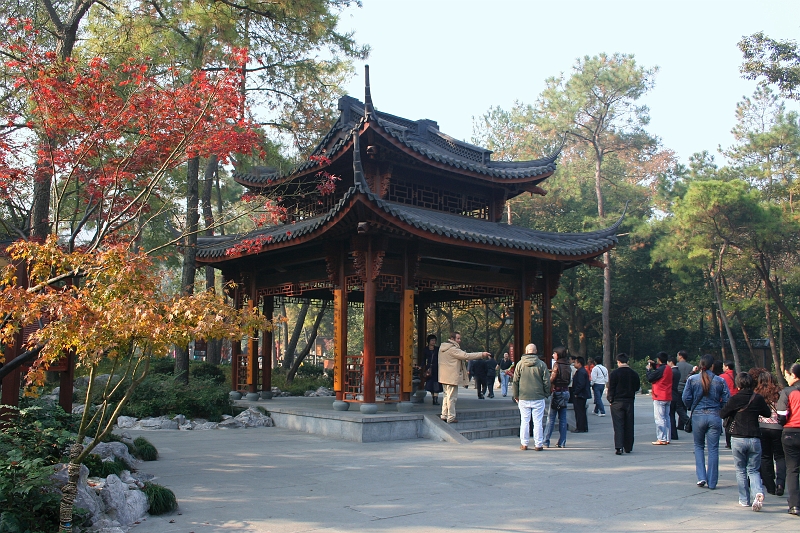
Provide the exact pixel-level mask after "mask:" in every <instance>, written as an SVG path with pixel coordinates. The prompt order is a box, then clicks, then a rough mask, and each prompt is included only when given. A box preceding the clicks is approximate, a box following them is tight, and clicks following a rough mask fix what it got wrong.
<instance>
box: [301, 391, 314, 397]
mask: <svg viewBox="0 0 800 533" xmlns="http://www.w3.org/2000/svg"><path fill="white" fill-rule="evenodd" d="M316 395H317V393H316V392H314V391H313V390H307V391H306V392H305V393H303V396H305V397H306V398H308V397H310V396H316Z"/></svg>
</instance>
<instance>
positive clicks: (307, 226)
mask: <svg viewBox="0 0 800 533" xmlns="http://www.w3.org/2000/svg"><path fill="white" fill-rule="evenodd" d="M358 196H360V197H361V198H363V199H364V201H365V202H366V203H368V204H371V206H372V207H374V208H375V210H376V211H377V212H378V213H379V214H380V213H383V214H385V216H386V217H387V218H388V219H389V222H392V219H394V222H395V223H396V224H397V225H398V226H401V227H402V226H404V225H407V226H410V227H411V228H414V229H416V230H419V233H420V234H421V236H422V237H423V238H424V236H425V235H426V234H427V235H429V236H431V237H434V236H438V237H440V238H441V237H443V238H445V240H447V241H452V243H453V244H456V245H458V244H459V243H460V242H462V243H475V244H481V245H488V246H492V247H496V248H497V249H498V251H502V250H504V249H505V250H508V251H510V252H512V253H513V252H514V251H516V252H517V253H520V252H521V253H523V254H525V255H534V256H535V255H536V254H537V252H538V253H541V254H547V255H551V256H559V257H562V258H565V259H569V258H579V257H580V258H586V257H596V256H598V255H600V254H601V253H603V252H605V251H606V250H608V249H610V248H612V247H613V246H614V245H615V244H616V243H617V236H616V232H617V230H618V228H619V225H620V223H621V222H622V218H620V219H619V220H618V221H617V222H616V223H615V224H614V225H612V226H610V227H608V228H605V229H602V230H598V231H593V232H587V233H557V232H547V231H538V230H533V229H528V228H524V227H521V226H512V225H509V224H504V223H499V222H491V221H488V220H483V219H476V218H470V217H464V216H460V215H456V214H451V213H446V212H441V211H434V210H431V209H424V208H419V207H414V206H409V205H405V204H399V203H395V202H389V201H386V200H383V199H381V198H379V197H378V196H376V195H375V194H373V193H371V192H369V191H368V190H366V189H365V188H364V186H363V184H361V183H358V182H357V183H356V185H355V186H354V187H351V188H350V189H349V190H348V191H347V193H345V195H344V197H343V198H342V199H341V200H340V201H339V202H338V203H337V204H336V206H334V207H333V208H332V209H331V210H330V211H329V212H328V213H326V214H325V215H321V216H317V217H314V218H308V219H305V220H300V221H297V222H295V223H293V224H284V225H279V226H272V227H267V228H261V229H258V230H255V231H252V232H250V233H248V234H245V235H226V236H219V237H198V239H197V243H198V249H197V258H198V260H199V261H201V262H205V261H208V262H213V261H219V260H223V259H224V258H225V256H226V251H227V250H229V249H232V248H233V247H235V246H236V245H237V244H239V243H241V242H243V241H246V240H252V239H257V238H258V239H259V240H260V241H261V242H263V243H264V244H263V249H266V248H269V247H271V246H276V245H280V244H282V243H288V242H289V241H292V240H295V239H299V238H301V237H305V236H312V237H313V234H315V233H318V234H319V235H322V234H323V233H324V232H325V231H326V230H327V229H328V228H329V227H330V226H331V225H333V223H334V219H336V218H337V215H339V214H341V213H343V212H344V211H346V210H348V209H349V208H350V206H351V205H352V203H353V201H354V200H355V199H356V197H358ZM526 252H528V253H526ZM254 253H258V252H257V251H256V252H254Z"/></svg>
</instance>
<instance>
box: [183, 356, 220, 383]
mask: <svg viewBox="0 0 800 533" xmlns="http://www.w3.org/2000/svg"><path fill="white" fill-rule="evenodd" d="M192 379H207V380H209V381H213V382H215V383H219V384H223V383H225V381H226V376H225V372H224V371H223V370H222V368H220V367H219V366H218V365H212V364H211V363H206V362H205V361H201V362H196V363H191V364H190V365H189V380H190V381H191V380H192Z"/></svg>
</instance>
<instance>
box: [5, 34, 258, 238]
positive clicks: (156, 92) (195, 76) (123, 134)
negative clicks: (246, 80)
mask: <svg viewBox="0 0 800 533" xmlns="http://www.w3.org/2000/svg"><path fill="white" fill-rule="evenodd" d="M12 22H13V23H14V25H13V26H12V28H11V31H10V34H11V37H12V39H11V41H10V42H7V43H5V46H4V47H3V48H4V52H6V54H5V55H6V57H9V56H10V57H13V58H14V59H11V60H9V61H7V62H6V70H7V71H8V72H9V73H10V74H11V76H12V77H13V79H14V88H15V90H16V91H18V92H19V94H18V96H21V97H24V98H27V100H28V101H29V102H30V104H29V109H30V112H29V114H28V115H27V116H25V117H21V116H8V117H5V123H6V128H4V129H3V130H2V131H3V132H5V133H4V134H3V135H2V138H0V196H2V199H4V200H6V199H12V200H13V199H14V198H20V197H24V195H25V194H28V193H29V190H30V184H31V183H32V182H33V180H47V181H50V182H51V183H52V186H53V190H54V195H55V198H54V199H53V200H54V201H53V203H54V210H53V214H52V215H51V217H54V218H55V220H52V221H51V222H53V223H54V228H55V229H56V230H57V231H64V229H65V221H68V220H79V221H80V223H79V224H78V225H77V227H76V225H75V223H74V222H73V223H72V224H71V226H70V227H69V231H71V232H72V234H73V235H74V234H76V233H77V232H79V231H81V230H82V229H84V228H87V227H89V228H93V229H94V236H93V238H92V244H93V245H95V246H96V245H98V244H99V243H100V242H101V241H102V240H103V239H105V238H106V237H108V236H109V235H112V234H115V233H118V234H119V233H124V232H125V231H127V228H128V226H129V224H130V222H131V221H132V220H134V219H136V218H137V217H140V216H142V215H143V214H146V213H147V211H148V209H149V207H148V206H149V202H150V201H151V200H152V199H153V198H154V197H156V196H160V195H162V194H164V182H165V177H166V175H167V173H168V172H169V171H170V170H172V169H175V168H176V167H178V166H179V165H181V164H183V163H185V162H186V161H187V160H188V159H190V158H192V157H195V156H202V157H208V156H210V155H216V156H217V157H219V159H220V161H222V162H226V161H227V160H228V157H229V155H230V154H232V153H250V152H252V150H253V147H255V146H258V145H259V141H260V134H259V132H258V129H257V128H256V126H255V125H254V124H253V123H252V122H250V121H249V120H247V119H246V118H245V117H244V115H243V109H244V105H243V104H244V102H243V95H242V93H241V90H240V88H241V64H242V62H243V61H245V59H246V52H245V51H244V50H231V51H230V55H229V58H228V59H229V68H223V69H220V70H217V71H214V72H213V73H209V72H204V71H200V70H197V71H187V70H184V69H181V68H178V67H170V68H166V69H162V70H160V71H156V70H155V68H154V67H153V66H151V64H150V62H149V59H148V58H146V57H145V58H135V57H130V58H128V59H127V60H125V61H123V62H122V63H121V64H119V65H112V64H110V63H109V62H108V61H106V60H104V59H101V58H94V59H91V60H89V61H88V62H85V63H79V62H78V61H76V60H74V59H67V60H65V61H59V60H57V58H56V55H55V53H54V52H52V51H48V50H43V49H41V48H39V47H38V46H37V45H36V44H30V43H35V42H36V41H37V40H36V39H32V38H30V36H31V32H32V30H30V29H26V27H27V28H29V25H27V24H26V23H25V22H24V21H22V22H18V21H12Z"/></svg>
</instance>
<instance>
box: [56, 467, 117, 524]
mask: <svg viewBox="0 0 800 533" xmlns="http://www.w3.org/2000/svg"><path fill="white" fill-rule="evenodd" d="M56 469H57V470H56V473H55V474H53V475H52V476H50V478H51V479H52V480H53V482H54V484H55V486H56V487H57V488H58V489H59V490H60V489H61V487H63V486H64V485H66V484H67V482H68V481H69V476H68V474H67V465H66V464H65V463H61V464H57V465H56ZM88 478H89V468H88V467H87V466H86V465H81V473H80V477H79V478H78V495H77V497H76V498H75V507H82V508H84V509H86V510H87V511H89V513H90V514H91V515H92V516H93V517H94V516H99V515H102V513H103V510H104V509H105V507H104V505H103V500H102V499H101V498H100V497H99V496H98V495H97V494H95V492H94V490H92V488H91V487H89V484H88Z"/></svg>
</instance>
